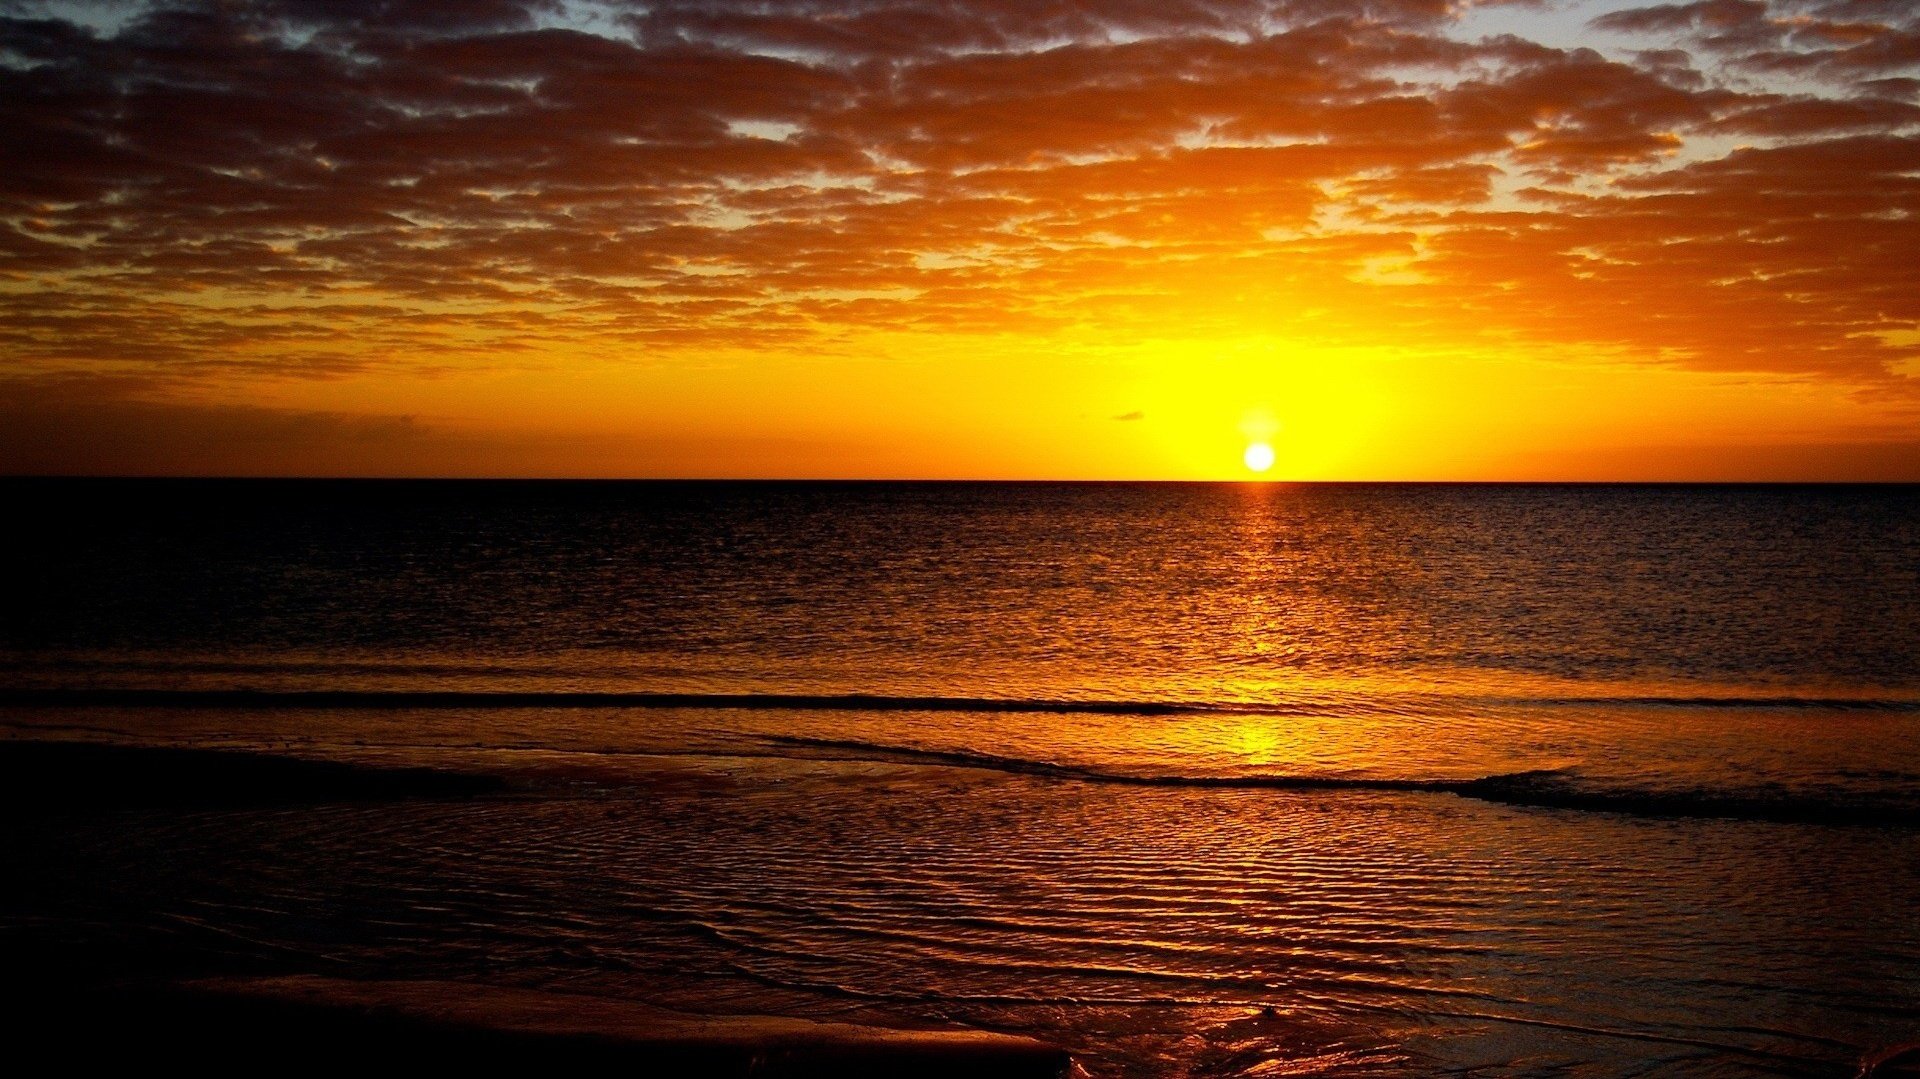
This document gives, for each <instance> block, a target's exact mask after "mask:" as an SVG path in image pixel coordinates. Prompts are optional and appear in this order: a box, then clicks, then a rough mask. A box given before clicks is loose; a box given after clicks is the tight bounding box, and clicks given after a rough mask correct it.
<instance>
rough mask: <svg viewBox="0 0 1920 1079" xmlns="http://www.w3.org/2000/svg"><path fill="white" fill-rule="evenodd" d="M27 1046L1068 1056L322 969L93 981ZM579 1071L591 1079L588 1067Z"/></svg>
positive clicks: (797, 1069) (971, 1068)
mask: <svg viewBox="0 0 1920 1079" xmlns="http://www.w3.org/2000/svg"><path fill="white" fill-rule="evenodd" d="M24 1018H28V1019H30V1020H31V1021H30V1022H23V1023H22V1024H21V1026H20V1031H21V1037H20V1038H19V1039H17V1041H18V1042H19V1043H20V1047H21V1048H28V1047H32V1046H33V1044H34V1043H36V1042H38V1043H40V1044H39V1046H38V1048H39V1049H40V1050H43V1051H47V1052H52V1053H58V1054H59V1057H60V1058H63V1059H65V1060H66V1061H67V1063H68V1064H69V1065H71V1066H74V1067H85V1066H88V1065H96V1066H102V1067H108V1066H116V1065H119V1064H130V1063H134V1062H138V1063H140V1064H141V1065H143V1066H148V1065H153V1064H158V1063H162V1062H165V1063H170V1064H174V1065H177V1066H181V1067H190V1068H192V1069H194V1070H195V1071H198V1072H201V1073H203V1074H204V1073H212V1074H216V1075H220V1074H243V1073H245V1074H257V1073H258V1072H259V1071H261V1070H267V1069H268V1068H271V1069H272V1070H280V1069H281V1068H282V1067H291V1068H293V1069H294V1070H296V1071H298V1072H316V1071H320V1070H322V1069H326V1070H329V1071H331V1070H333V1069H337V1068H364V1067H368V1066H372V1067H376V1068H379V1069H382V1070H384V1069H386V1068H389V1067H400V1066H408V1065H417V1066H420V1067H430V1068H432V1069H434V1070H435V1071H437V1072H441V1073H445V1072H447V1071H448V1070H450V1069H458V1068H467V1067H473V1068H484V1069H487V1070H489V1071H493V1070H498V1069H501V1068H509V1067H529V1068H538V1069H539V1070H540V1071H541V1072H570V1071H577V1070H578V1069H585V1068H619V1069H622V1070H623V1071H626V1072H629V1073H637V1074H640V1075H650V1076H660V1077H663V1079H679V1077H687V1079H694V1077H722V1079H724V1077H728V1076H749V1075H751V1076H778V1077H794V1079H800V1077H826V1076H844V1077H847V1079H861V1077H865V1076H873V1077H876V1079H877V1077H882V1076H885V1077H895V1076H915V1077H928V1079H939V1077H946V1076H952V1077H959V1076H980V1075H993V1076H995V1077H996V1079H1026V1077H1033V1079H1057V1077H1060V1076H1065V1075H1067V1074H1069V1072H1070V1070H1071V1068H1072V1060H1071V1058H1070V1057H1069V1056H1068V1054H1067V1053H1066V1052H1065V1051H1063V1050H1060V1049H1057V1048H1054V1047H1052V1046H1049V1045H1046V1044H1044V1043H1042V1042H1039V1041H1036V1040H1034V1039H1031V1038H1024V1037H1018V1036H1015V1035H1008V1034H996V1033H990V1032H985V1031H978V1030H951V1029H950V1030H930V1029H920V1030H902V1029H892V1028H885V1027H875V1026H862V1025H855V1024H849V1023H830V1022H815V1021H811V1020H806V1019H794V1018H787V1017H782V1016H769V1015H725V1016H712V1015H695V1014H691V1013H686V1012H676V1011H670V1010H667V1009H664V1008H657V1007H652V1006H649V1005H644V1004H637V1003H633V1002H629V1001H624V1000H615V999H610V998H604V997H591V996H581V995H575V994H566V993H549V992H541V991H537V990H530V989H516V988H508V987H499V986H488V985H477V984H472V983H465V982H445V981H352V980H345V979H335V978H323V977H313V976H293V977H279V978H218V979H205V980H197V981H189V982H178V983H170V984H146V985H132V986H114V987H106V988H97V989H93V990H89V991H85V992H79V993H74V994H71V995H66V996H59V997H54V998H48V999H42V1000H40V1001H37V1002H35V1003H34V1004H33V1005H30V1006H29V1007H27V1008H26V1015H25V1016H24ZM581 1074H585V1073H584V1072H581Z"/></svg>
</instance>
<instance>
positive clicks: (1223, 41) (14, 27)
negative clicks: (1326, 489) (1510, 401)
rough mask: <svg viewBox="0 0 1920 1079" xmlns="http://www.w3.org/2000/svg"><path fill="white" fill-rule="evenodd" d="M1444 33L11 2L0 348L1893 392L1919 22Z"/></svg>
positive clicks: (379, 362) (27, 358)
mask: <svg viewBox="0 0 1920 1079" xmlns="http://www.w3.org/2000/svg"><path fill="white" fill-rule="evenodd" d="M1458 7H1459V5H1456V4H1449V3H1443V2H1440V0H1400V2H1392V0H1372V2H1364V3H1362V2H1353V3H1331V4H1329V3H1313V4H1308V3H1301V2H1285V0H1273V2H1254V0H1248V2H1239V0H1179V2H1173V3H1163V2H1157V3H1147V2H1144V0H1109V2H1102V3H1091V4H1086V3H1067V2H1064V0H1060V2H1054V0H906V2H899V3H891V2H890V3H880V2H877V0H875V2H864V0H862V2H854V3H837V2H836V3H827V2H825V0H791V2H762V0H753V2H747V0H700V2H695V0H687V2H666V3H655V4H647V5H639V4H626V3H612V2H609V3H602V4H584V5H582V4H576V5H559V4H555V3H547V2H516V0H488V2H485V3H480V4H469V3H451V2H435V3H427V2H416V3H402V2H399V0H355V2H353V3H339V4H335V3H318V2H314V0H276V2H268V3H259V4H246V5H239V4H219V3H199V2H184V0H183V2H177V3H176V2H164V0H163V2H159V3H155V4H151V5H146V6H140V7H124V6H123V7H113V6H111V5H108V6H102V7H100V8H98V9H97V10H96V11H95V12H94V14H95V15H98V16H100V17H98V18H91V19H88V20H79V19H74V18H68V17H66V16H67V13H69V12H70V11H71V10H72V8H71V7H70V6H57V7H56V6H51V5H38V4H32V3H12V4H8V5H6V7H5V8H4V9H0V10H4V11H5V12H7V14H5V15H4V16H0V126H4V128H5V130H7V131H8V132H9V136H8V138H7V139H5V140H0V274H3V275H4V277H3V278H0V284H4V288H3V289H0V350H4V353H5V355H6V356H7V357H9V360H8V361H7V362H8V363H9V365H10V366H11V367H12V368H13V369H14V371H15V373H17V374H32V375H34V376H35V377H46V378H57V377H64V376H65V375H67V374H70V373H73V372H90V373H93V374H127V373H131V374H135V375H138V376H140V377H144V378H151V379H156V380H161V381H165V382H167V383H169V384H173V385H204V384H213V383H218V382H221V381H222V380H232V379H236V378H244V377H255V376H270V377H296V378H340V377H344V376H348V375H356V374H365V373H367V372H371V371H379V370H388V369H405V370H410V371H418V370H422V369H431V368H433V367H435V366H436V365H437V366H443V367H453V366H459V365H462V364H484V363H493V364H498V363H508V362H514V358H515V357H534V356H550V355H558V354H565V355H570V356H583V357H610V356H620V357H631V356H636V355H639V356H646V357H669V356H676V355H697V354H700V353H701V352H702V350H706V351H712V350H716V349H734V350H740V349H754V348H782V349H794V350H833V349H839V348H843V347H846V342H848V341H849V340H852V339H853V338H855V337H857V336H858V335H860V334H920V333H983V334H994V333H1023V334H1041V335H1045V334H1051V333H1061V332H1067V331H1069V330H1075V329H1086V328H1094V329H1097V330H1098V331H1100V332H1102V333H1105V334H1107V335H1110V336H1113V337H1115V338H1120V339H1127V338H1134V337H1140V336H1146V335H1154V334H1164V333H1165V332H1167V328H1168V327H1169V326H1179V327H1183V328H1186V329H1188V330H1190V331H1191V332H1194V333H1203V332H1220V333H1226V332H1231V331H1233V330H1235V329H1236V328H1237V329H1240V330H1245V329H1247V328H1248V327H1255V328H1263V329H1272V328H1274V327H1276V326H1277V327H1280V328H1282V329H1284V330H1285V331H1286V332H1287V333H1290V334H1294V335H1298V336H1301V337H1303V338H1308V339H1313V340H1318V341H1324V342H1335V343H1342V344H1358V345H1366V344H1396V343H1397V344H1404V342H1405V341H1406V340H1407V339H1408V338H1409V337H1412V338H1414V339H1418V340H1423V341H1431V342H1438V343H1442V344H1445V345H1447V346H1449V347H1456V348H1471V347H1474V346H1475V345H1476V343H1482V342H1484V343H1506V342H1513V341H1530V342H1537V343H1539V344H1541V345H1542V346H1543V347H1566V346H1573V345H1580V346H1586V347H1592V348H1597V349H1612V350H1615V354H1617V355H1619V356H1620V357H1622V360H1623V362H1647V363H1659V364H1678V365H1683V366H1689V367H1696V368H1702V369H1711V370H1726V371H1758V372H1771V373H1785V374H1794V375H1807V376H1810V377H1820V378H1831V379H1839V380H1843V381H1845V382H1847V383H1848V384H1851V385H1858V386H1862V387H1868V388H1871V389H1873V390H1874V392H1899V393H1907V392H1910V386H1911V383H1912V380H1911V379H1908V378H1905V377H1903V376H1902V375H1901V374H1900V373H1899V372H1901V371H1903V370H1905V369H1906V368H1905V367H1903V366H1902V365H1903V364H1906V363H1908V362H1909V361H1910V359H1911V358H1912V357H1913V356H1914V355H1915V349H1914V347H1913V346H1912V345H1911V344H1910V343H1903V342H1910V341H1912V340H1914V339H1915V338H1914V331H1915V329H1916V327H1920V309H1917V308H1920V301H1917V300H1916V299H1915V297H1916V296H1920V287H1916V286H1920V281H1917V280H1916V278H1915V271H1914V269H1913V267H1914V265H1915V259H1914V257H1913V253H1914V252H1915V251H1920V231H1917V230H1920V216H1916V215H1917V214H1920V181H1917V180H1916V179H1915V178H1914V177H1915V176H1916V175H1920V155H1916V151H1915V137H1916V132H1917V130H1920V128H1917V126H1916V125H1920V105H1917V104H1916V101H1915V93H1916V87H1920V81H1916V74H1917V73H1920V54H1916V52H1915V43H1916V42H1920V36H1917V35H1920V14H1916V11H1915V9H1914V8H1913V7H1912V5H1910V4H1900V3H1879V2H1874V0H1829V2H1814V0H1779V2H1760V0H1706V2H1703V3H1691V4H1668V5H1656V6H1648V7H1642V8H1637V9H1631V10H1626V11H1621V12H1615V13H1612V14H1609V15H1606V16H1603V17H1601V18H1600V19H1597V20H1595V23H1594V26H1595V29H1596V33H1599V34H1606V35H1615V36H1616V37H1619V38H1621V39H1623V40H1629V41H1630V42H1631V47H1630V48H1624V49H1621V50H1618V51H1615V52H1609V53H1602V52H1600V51H1596V50H1594V49H1578V48H1558V47H1552V46H1548V45H1543V44H1540V43H1537V42H1533V41H1529V40H1526V39H1524V38H1522V37H1518V36H1504V37H1493V38H1486V39H1480V40H1469V39H1467V38H1466V37H1464V36H1463V35H1462V34H1461V33H1460V31H1459V24H1458V22H1457V21H1456V20H1455V18H1454V15H1455V14H1456V13H1457V8H1458ZM102 13H112V14H113V16H114V17H113V18H106V17H105V16H104V15H103V14H102ZM1596 40H1598V39H1597V38H1596ZM1382 267H1389V268H1390V269H1389V270H1383V269H1381V268H1382ZM232 422H239V421H237V420H234V421H232ZM289 437H291V436H289ZM329 437H332V436H329ZM341 437H344V436H341ZM395 437H398V436H397V435H396V436H395Z"/></svg>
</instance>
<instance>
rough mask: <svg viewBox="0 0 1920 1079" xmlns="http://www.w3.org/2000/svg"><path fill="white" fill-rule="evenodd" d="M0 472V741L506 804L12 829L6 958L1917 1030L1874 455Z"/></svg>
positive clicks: (1696, 1053) (1279, 1050) (1919, 663)
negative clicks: (1077, 475) (801, 475)
mask: <svg viewBox="0 0 1920 1079" xmlns="http://www.w3.org/2000/svg"><path fill="white" fill-rule="evenodd" d="M4 493H5V495H6V497H7V500H8V502H9V504H10V505H11V506H12V507H14V508H15V511H16V512H15V513H14V519H15V521H16V524H15V525H14V526H13V531H12V533H11V535H9V536H8V537H7V538H6V543H7V544H8V547H9V550H8V552H7V553H8V557H9V565H10V567H11V573H10V577H11V578H12V579H11V580H10V581H9V582H8V584H7V593H6V618H5V622H4V629H3V630H0V632H4V638H0V647H4V653H0V675H3V676H4V684H3V685H4V689H3V691H0V721H4V723H5V728H4V733H5V734H6V735H8V736H11V737H16V738H18V737H34V738H77V739H89V740H108V741H115V742H123V743H132V744H168V745H181V744H184V745H194V746H205V747H227V748H243V749H270V750H273V751H275V752H290V753H295V754H300V755H306V756H315V757H327V758H337V759H345V760H352V761H363V762H369V763H405V764H427V765H433V766H438V767H445V768H455V769H461V770H468V771H479V772H486V773H489V774H494V775H500V776H504V777H507V778H508V780H509V781H510V784H511V788H510V793H509V794H507V795H504V796H496V797H489V798H482V799H478V800H466V801H459V800H454V801H416V802H408V803H393V804H337V805H312V806H304V807H299V808H285V807H282V808H276V809H266V808H256V809H226V810H188V809H178V808H176V809H158V808H149V809H137V808H134V809H118V810H112V811H99V812H91V813H89V812H75V811H73V810H72V809H71V808H67V809H62V810H60V811H58V812H51V811H50V812H46V813H34V812H31V811H29V812H26V813H23V814H18V815H16V816H15V818H14V819H12V820H10V821H9V823H8V825H7V827H6V828H5V829H4V831H3V832H0V841H3V842H4V849H0V857H4V858H5V859H6V861H7V863H8V864H9V866H10V868H11V869H12V870H13V871H14V873H15V877H14V879H15V880H16V881H17V882H18V883H16V884H14V885H11V886H9V888H8V889H7V890H6V893H5V895H4V898H0V932H3V933H4V934H5V936H4V940H5V941H6V942H7V945H8V946H9V947H12V948H16V949H24V950H25V951H26V952H31V953H32V954H34V955H41V956H44V955H45V954H48V953H53V954H58V953H59V952H60V951H61V949H63V948H65V949H70V950H71V951H72V952H73V953H74V954H85V955H88V956H98V955H100V954H102V953H105V954H111V955H119V956H123V957H126V961H127V962H128V963H135V964H144V965H145V966H147V967H156V966H157V967H159V968H161V969H166V970H173V971H178V972H182V973H191V972H197V971H200V970H212V969H233V968H235V967H240V968H243V969H257V970H272V971H314V972H320V973H341V974H349V975H380V976H396V977H451V978H464V979H474V980H485V981H496V982H506V983H515V984H531V985H545V986H551V987H555V988H567V989H573V990H577V991H586V992H594V993H604V994H611V995H625V996H634V997H639V998H643V999H647V1000H652V1001H656V1002H662V1003H668V1004H674V1005H677V1006H681V1007H689V1008H695V1009H708V1010H742V1011H777V1012H788V1013H793V1014H800V1015H809V1016H831V1017H836V1018H858V1019H867V1020H871V1021H878V1022H915V1021H925V1020H930V1019H938V1020H942V1021H953V1022H962V1023H967V1024H971V1025H977V1026H984V1027H991V1028H996V1029H1011V1030H1018V1031H1024V1032H1032V1033H1037V1034H1039V1035H1041V1036H1043V1037H1047V1038H1050V1039H1053V1040H1056V1041H1060V1042H1062V1043H1064V1044H1067V1045H1069V1046H1071V1047H1073V1048H1075V1049H1076V1050H1077V1051H1079V1053H1080V1054H1081V1059H1082V1060H1083V1062H1084V1064H1085V1066H1086V1068H1087V1069H1088V1071H1090V1072H1092V1073H1093V1074H1095V1075H1113V1076H1118V1075H1129V1076H1132V1075H1138V1076H1146V1075H1196V1076H1202V1075H1204V1076H1212V1075H1221V1076H1227V1075H1278V1074H1295V1073H1314V1074H1318V1073H1322V1072H1324V1073H1327V1074H1335V1075H1346V1074H1369V1075H1370V1074H1395V1075H1439V1074H1448V1075H1455V1074H1471V1075H1587V1076H1626V1075H1640V1074H1654V1073H1657V1074H1679V1075H1701V1076H1707V1075H1714V1076H1718V1075H1747V1074H1754V1075H1768V1074H1786V1075H1801V1074H1806V1075H1835V1076H1841V1075H1850V1074H1852V1072H1853V1070H1854V1069H1855V1068H1857V1067H1858V1064H1859V1062H1860V1060H1861V1059H1862V1058H1863V1057H1865V1056H1867V1055H1869V1054H1871V1053H1872V1052H1874V1051H1876V1050H1878V1049H1880V1048H1883V1047H1885V1046H1888V1045H1892V1044H1897V1043H1900V1042H1905V1041H1915V1040H1920V913H1916V909H1915V900H1914V897H1915V896H1920V737H1916V735H1920V490H1916V489H1914V488H1885V487H1881V488H1851V487H1841V488H1771V487H1769V488H1741V487H1531V486H1528V487H1505V486H1493V487H1478V486H1466V487H1451V486H1441V487H1435V486H1371V485H1369V486H1315V487H1284V486H1275V487H1239V486H1185V485H1175V486H1167V485H898V484H875V485H818V484H764V485H763V484H662V485H650V484H584V485H568V484H418V483H392V484H378V483H339V484H336V483H296V482H265V483H207V484H189V483H125V482H111V483H19V482H16V483H11V484H8V485H6V486H5V490H4ZM22 942H25V943H22ZM89 961H90V962H94V961H98V960H97V959H90V960H89Z"/></svg>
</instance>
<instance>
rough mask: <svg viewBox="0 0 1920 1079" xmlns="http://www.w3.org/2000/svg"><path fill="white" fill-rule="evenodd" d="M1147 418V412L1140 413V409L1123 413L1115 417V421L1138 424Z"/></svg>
mask: <svg viewBox="0 0 1920 1079" xmlns="http://www.w3.org/2000/svg"><path fill="white" fill-rule="evenodd" d="M1146 418H1147V414H1146V413H1145V412H1142V411H1140V410H1139V409H1135V410H1133V411H1132V412H1122V413H1120V414H1119V415H1118V416H1115V417H1114V419H1116V420H1118V421H1120V422H1121V423H1136V422H1138V421H1140V420H1144V419H1146Z"/></svg>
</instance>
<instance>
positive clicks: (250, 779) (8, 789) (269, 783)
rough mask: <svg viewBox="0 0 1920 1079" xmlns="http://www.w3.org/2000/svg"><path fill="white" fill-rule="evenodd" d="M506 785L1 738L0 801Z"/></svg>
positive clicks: (180, 799) (272, 759)
mask: <svg viewBox="0 0 1920 1079" xmlns="http://www.w3.org/2000/svg"><path fill="white" fill-rule="evenodd" d="M505 788H506V784H505V783H504V782H503V781H501V780H500V779H497V778H495V777H492V776H481V775H468V774H464V773H459V772H448V771H441V770H437V769H431V768H380V767H373V766H368V765H360V764H348V763H344V762H340V761H317V760H307V759H304V758H300V757H282V756H272V755H268V754H263V753H245V752H237V751H229V750H215V749H183V748H176V747H170V746H152V747H148V746H124V745H106V744H102V743H95V742H41V741H0V804H6V805H12V806H18V807H22V808H38V807H47V808H56V809H83V810H84V809H89V808H101V809H111V808H125V807H128V806H156V807H175V808H204V807H219V806H248V805H291V804H298V803H301V802H337V801H387V800H391V799H397V798H466V797H473V796H475V795H481V794H490V793H495V792H498V791H501V790H504V789H505Z"/></svg>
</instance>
